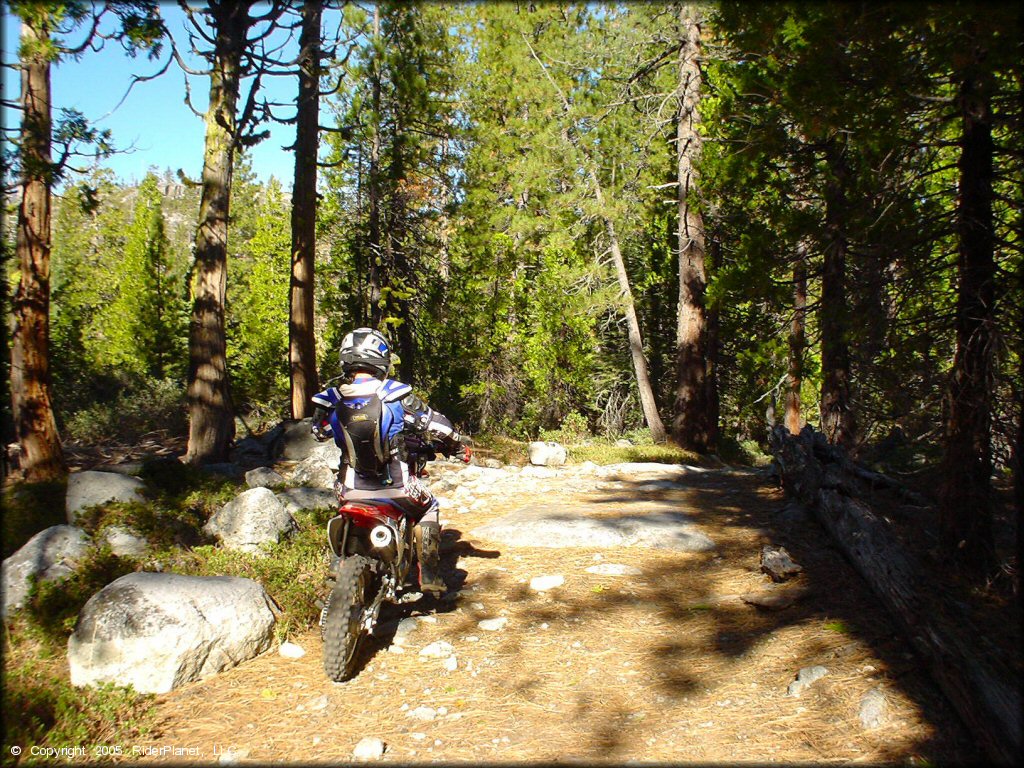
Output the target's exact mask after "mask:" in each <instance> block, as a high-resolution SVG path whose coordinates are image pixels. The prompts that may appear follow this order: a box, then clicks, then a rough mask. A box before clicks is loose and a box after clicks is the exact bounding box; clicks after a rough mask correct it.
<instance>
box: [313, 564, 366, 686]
mask: <svg viewBox="0 0 1024 768" xmlns="http://www.w3.org/2000/svg"><path fill="white" fill-rule="evenodd" d="M375 582H376V578H375V576H374V573H373V569H372V565H371V562H370V560H369V558H366V557H362V556H361V555H354V556H352V557H349V558H346V559H345V560H343V561H342V562H341V563H340V564H339V567H338V572H337V579H336V580H335V583H334V589H333V590H332V591H331V594H330V596H329V597H328V603H327V605H326V609H325V611H326V615H325V616H324V622H323V638H324V672H326V673H327V677H329V678H330V679H331V680H334V681H335V682H342V681H344V680H349V679H351V678H352V677H353V676H354V675H355V671H356V661H357V659H358V656H359V653H358V651H359V646H360V640H361V639H362V638H363V636H364V632H363V626H362V624H363V612H364V609H365V608H366V606H367V604H368V603H369V602H370V601H371V600H372V599H373V591H374V585H375Z"/></svg>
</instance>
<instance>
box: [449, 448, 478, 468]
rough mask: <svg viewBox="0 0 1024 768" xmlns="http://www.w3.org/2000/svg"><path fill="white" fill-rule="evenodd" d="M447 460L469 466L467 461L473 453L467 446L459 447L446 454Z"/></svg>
mask: <svg viewBox="0 0 1024 768" xmlns="http://www.w3.org/2000/svg"><path fill="white" fill-rule="evenodd" d="M448 458H449V459H455V460H456V461H461V462H462V463H463V464H469V460H470V459H471V458H473V452H472V451H471V450H470V449H469V446H468V445H462V444H461V443H459V445H458V446H457V447H456V448H454V449H453V450H452V452H451V453H449V454H448Z"/></svg>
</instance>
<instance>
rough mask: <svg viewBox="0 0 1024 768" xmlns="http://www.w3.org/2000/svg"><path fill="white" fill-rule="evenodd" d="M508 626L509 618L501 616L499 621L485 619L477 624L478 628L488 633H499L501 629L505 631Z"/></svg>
mask: <svg viewBox="0 0 1024 768" xmlns="http://www.w3.org/2000/svg"><path fill="white" fill-rule="evenodd" d="M506 624H508V618H507V617H505V616H500V617H499V618H497V619H484V620H483V621H481V622H479V623H477V626H478V627H480V629H486V630H487V631H488V632H497V631H498V630H500V629H504V628H505V625H506Z"/></svg>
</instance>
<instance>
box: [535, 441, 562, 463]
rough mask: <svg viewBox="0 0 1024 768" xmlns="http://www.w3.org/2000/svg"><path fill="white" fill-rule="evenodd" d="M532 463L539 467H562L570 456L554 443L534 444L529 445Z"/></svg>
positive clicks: (537, 442) (539, 442)
mask: <svg viewBox="0 0 1024 768" xmlns="http://www.w3.org/2000/svg"><path fill="white" fill-rule="evenodd" d="M529 451H530V463H531V464H533V465H534V466H538V467H560V466H562V465H563V464H565V462H566V459H567V458H568V454H567V453H566V450H565V448H564V447H563V446H561V445H559V444H558V443H553V442H550V441H548V442H541V441H536V442H532V443H530V445H529Z"/></svg>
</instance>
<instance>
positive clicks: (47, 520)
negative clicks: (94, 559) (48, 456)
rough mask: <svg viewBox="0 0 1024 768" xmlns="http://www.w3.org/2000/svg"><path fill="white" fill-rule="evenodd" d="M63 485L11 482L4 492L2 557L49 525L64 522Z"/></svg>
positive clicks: (64, 493) (19, 547)
mask: <svg viewBox="0 0 1024 768" xmlns="http://www.w3.org/2000/svg"><path fill="white" fill-rule="evenodd" d="M66 496H67V485H66V484H65V483H63V482H46V483H11V484H9V485H7V486H6V487H5V488H4V490H3V507H4V514H3V518H2V520H3V557H4V558H5V559H6V558H7V557H10V556H11V555H12V554H14V553H15V552H16V551H17V550H19V549H21V547H22V546H24V545H25V543H26V542H27V541H28V540H29V539H31V538H32V537H33V536H35V535H36V534H37V533H39V532H40V531H42V530H45V529H47V528H49V527H50V526H52V525H64V524H65V523H67V512H66V511H65V505H64V501H65V497H66Z"/></svg>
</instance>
